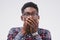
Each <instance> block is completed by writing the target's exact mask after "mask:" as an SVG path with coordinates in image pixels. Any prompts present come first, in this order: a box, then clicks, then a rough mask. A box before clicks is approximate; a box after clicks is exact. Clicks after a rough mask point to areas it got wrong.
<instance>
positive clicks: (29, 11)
mask: <svg viewBox="0 0 60 40" xmlns="http://www.w3.org/2000/svg"><path fill="white" fill-rule="evenodd" d="M28 17H32V18H34V19H37V21H38V19H39V16H38V12H37V10H36V9H35V8H33V7H27V8H25V9H24V12H23V13H22V17H21V18H22V20H23V21H25V20H26V18H28Z"/></svg>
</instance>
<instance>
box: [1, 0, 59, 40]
mask: <svg viewBox="0 0 60 40" xmlns="http://www.w3.org/2000/svg"><path fill="white" fill-rule="evenodd" d="M29 1H32V2H34V3H36V4H37V5H38V7H39V15H40V22H39V28H44V29H47V30H49V31H50V32H51V37H52V40H59V39H60V38H59V37H60V31H59V30H60V27H59V26H60V0H0V40H6V39H7V35H8V32H9V30H10V29H11V28H12V27H22V24H23V22H22V21H21V19H20V16H21V7H22V6H23V4H24V3H26V2H29Z"/></svg>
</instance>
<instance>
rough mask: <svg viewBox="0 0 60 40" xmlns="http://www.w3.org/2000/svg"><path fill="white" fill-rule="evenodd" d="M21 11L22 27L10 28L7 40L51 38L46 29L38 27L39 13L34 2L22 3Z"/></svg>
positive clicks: (41, 39)
mask: <svg viewBox="0 0 60 40" xmlns="http://www.w3.org/2000/svg"><path fill="white" fill-rule="evenodd" d="M21 11H22V16H21V19H22V21H23V22H24V24H23V27H22V28H20V27H17V28H12V29H11V30H10V31H9V34H8V39H7V40H51V35H50V32H49V31H48V30H45V29H41V28H38V24H39V14H38V7H37V5H36V4H34V3H33V2H28V3H26V4H24V5H23V7H22V9H21Z"/></svg>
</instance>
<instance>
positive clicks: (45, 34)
mask: <svg viewBox="0 0 60 40" xmlns="http://www.w3.org/2000/svg"><path fill="white" fill-rule="evenodd" d="M21 29H22V28H20V27H16V28H12V29H10V31H9V34H8V38H7V40H51V35H50V32H49V31H48V30H46V29H41V28H38V31H37V33H38V35H36V36H34V37H33V36H32V37H31V36H30V35H26V36H25V35H22V34H21V33H20V31H21Z"/></svg>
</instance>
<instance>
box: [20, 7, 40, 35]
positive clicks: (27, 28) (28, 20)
mask: <svg viewBox="0 0 60 40" xmlns="http://www.w3.org/2000/svg"><path fill="white" fill-rule="evenodd" d="M21 19H22V20H23V21H24V24H23V28H22V30H21V33H22V34H23V35H26V34H28V33H31V34H32V33H35V32H37V29H38V23H39V15H38V12H37V10H36V9H35V8H33V7H27V8H25V9H24V12H23V13H22V16H21Z"/></svg>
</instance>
